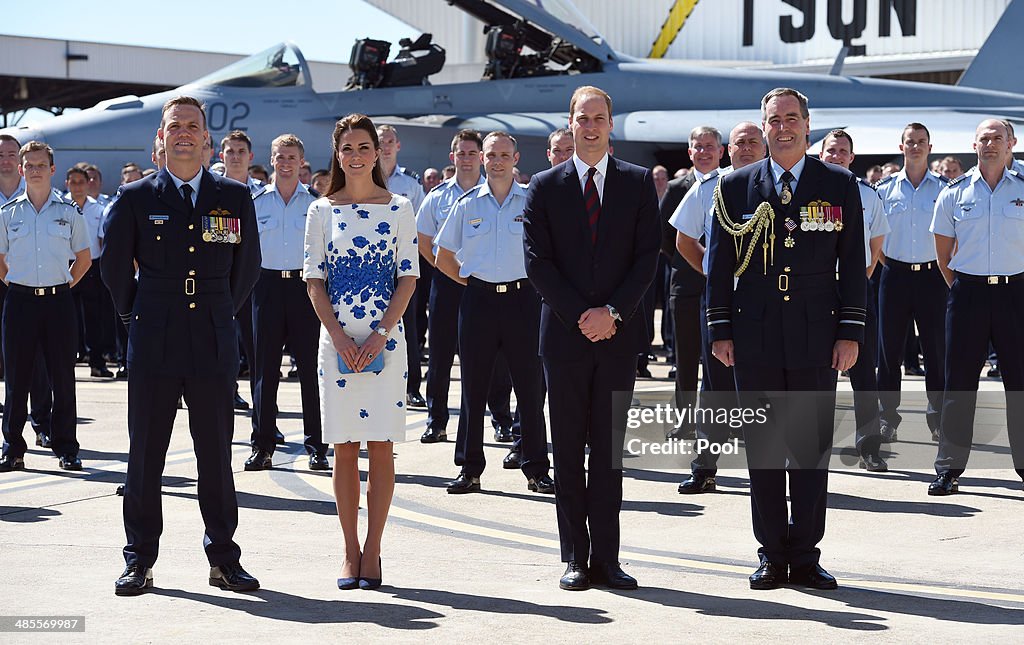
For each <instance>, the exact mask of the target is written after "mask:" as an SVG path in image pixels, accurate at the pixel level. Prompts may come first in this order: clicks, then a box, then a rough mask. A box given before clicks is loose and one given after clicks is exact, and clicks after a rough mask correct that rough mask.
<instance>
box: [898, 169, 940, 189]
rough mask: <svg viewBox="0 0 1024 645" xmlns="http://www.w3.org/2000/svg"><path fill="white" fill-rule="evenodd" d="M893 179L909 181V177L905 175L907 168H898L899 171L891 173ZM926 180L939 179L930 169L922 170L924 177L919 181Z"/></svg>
mask: <svg viewBox="0 0 1024 645" xmlns="http://www.w3.org/2000/svg"><path fill="white" fill-rule="evenodd" d="M893 181H905V182H907V183H910V179H909V178H908V177H907V169H906V168H900V169H899V172H894V173H893ZM926 181H936V182H937V181H939V176H938V175H936V174H935V173H933V172H932V171H930V170H926V171H924V179H922V180H921V183H922V184H923V183H924V182H926ZM911 185H913V184H911ZM919 185H920V184H919Z"/></svg>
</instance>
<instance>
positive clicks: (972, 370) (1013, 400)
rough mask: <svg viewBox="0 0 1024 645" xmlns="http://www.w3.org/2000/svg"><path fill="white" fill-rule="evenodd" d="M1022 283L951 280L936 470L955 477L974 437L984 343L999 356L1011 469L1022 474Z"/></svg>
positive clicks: (1023, 418)
mask: <svg viewBox="0 0 1024 645" xmlns="http://www.w3.org/2000/svg"><path fill="white" fill-rule="evenodd" d="M1022 329H1024V282H1013V283H1010V284H1005V285H988V284H979V283H976V282H967V281H964V280H961V279H959V278H958V279H957V280H955V281H954V282H953V288H952V289H951V290H950V297H949V305H948V307H947V309H946V391H945V393H944V395H943V401H942V430H941V431H940V432H939V452H938V455H937V456H936V458H935V471H936V472H937V473H940V474H941V473H944V472H949V473H951V474H952V475H953V476H954V477H959V476H960V475H961V474H962V473H963V472H964V469H966V468H967V459H968V458H969V457H970V454H971V442H972V441H973V439H974V414H975V411H976V408H977V403H978V374H979V373H980V372H981V368H982V366H983V365H984V364H985V360H986V359H987V358H988V351H989V349H988V348H989V341H991V342H992V344H993V345H994V346H995V348H996V352H997V353H998V354H999V369H1000V371H1001V372H1002V377H1003V388H1004V389H1005V391H1006V428H1007V432H1008V434H1009V439H1010V452H1011V454H1012V455H1013V467H1014V468H1015V469H1016V470H1017V474H1019V475H1021V476H1022V477H1024V342H1022V340H1021V336H1020V334H1021V330H1022Z"/></svg>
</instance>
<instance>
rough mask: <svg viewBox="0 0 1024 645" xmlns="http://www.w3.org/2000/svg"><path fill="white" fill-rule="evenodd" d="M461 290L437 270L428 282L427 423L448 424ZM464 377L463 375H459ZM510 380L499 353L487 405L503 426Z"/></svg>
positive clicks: (509, 415)
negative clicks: (449, 394)
mask: <svg viewBox="0 0 1024 645" xmlns="http://www.w3.org/2000/svg"><path fill="white" fill-rule="evenodd" d="M464 289H465V287H463V286H462V285H461V284H459V283H458V282H455V281H454V280H452V279H451V278H449V277H448V276H446V275H445V274H444V273H442V272H441V271H435V272H434V274H433V278H432V279H431V284H430V315H429V317H428V320H429V324H430V358H429V359H428V361H427V391H426V399H427V426H428V427H437V428H442V429H446V428H447V427H448V418H449V416H450V415H449V413H448V391H449V389H450V387H451V380H452V365H453V364H454V363H455V355H456V354H457V353H458V352H459V303H460V302H462V292H463V290H464ZM463 379H465V376H463ZM511 394H512V380H511V379H510V378H509V376H508V364H507V363H506V362H505V358H504V355H503V354H501V353H500V352H499V354H498V357H497V358H496V359H495V364H494V371H493V374H492V376H491V385H490V390H489V391H488V393H487V407H488V408H490V410H491V419H492V421H493V422H496V423H500V424H501V425H502V426H503V427H506V428H507V427H508V426H510V425H512V411H511V408H510V405H509V397H510V396H511Z"/></svg>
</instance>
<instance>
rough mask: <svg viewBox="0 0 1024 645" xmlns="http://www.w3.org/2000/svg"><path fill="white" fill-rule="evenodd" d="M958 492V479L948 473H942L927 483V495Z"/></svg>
mask: <svg viewBox="0 0 1024 645" xmlns="http://www.w3.org/2000/svg"><path fill="white" fill-rule="evenodd" d="M959 492H960V481H959V480H958V479H957V478H956V477H954V476H953V475H951V474H949V473H948V472H946V473H942V474H941V475H939V476H938V477H936V478H935V481H933V482H932V483H930V484H928V494H929V495H952V494H953V493H959Z"/></svg>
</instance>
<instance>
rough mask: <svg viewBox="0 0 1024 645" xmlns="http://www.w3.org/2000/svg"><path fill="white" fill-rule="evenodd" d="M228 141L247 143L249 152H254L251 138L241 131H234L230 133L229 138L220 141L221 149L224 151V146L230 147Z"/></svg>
mask: <svg viewBox="0 0 1024 645" xmlns="http://www.w3.org/2000/svg"><path fill="white" fill-rule="evenodd" d="M228 141H242V142H243V143H245V146H246V148H248V149H249V152H252V139H250V138H249V135H247V134H246V133H245V132H243V131H241V130H232V131H231V132H228V134H227V136H226V137H224V138H223V139H221V140H220V149H221V151H223V150H224V146H226V145H228Z"/></svg>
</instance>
